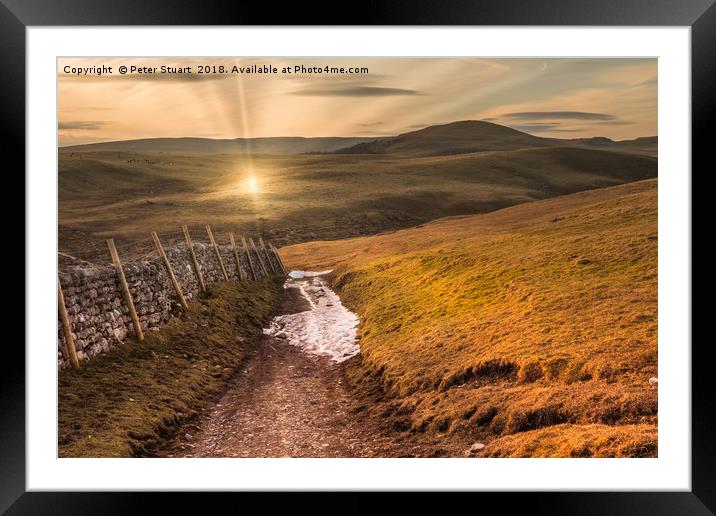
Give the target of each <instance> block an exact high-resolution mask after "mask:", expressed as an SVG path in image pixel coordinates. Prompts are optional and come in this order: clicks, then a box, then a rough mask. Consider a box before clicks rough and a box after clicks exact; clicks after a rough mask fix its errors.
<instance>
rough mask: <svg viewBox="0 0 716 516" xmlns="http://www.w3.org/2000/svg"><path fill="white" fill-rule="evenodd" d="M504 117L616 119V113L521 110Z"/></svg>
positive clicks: (522, 118)
mask: <svg viewBox="0 0 716 516" xmlns="http://www.w3.org/2000/svg"><path fill="white" fill-rule="evenodd" d="M502 117H503V118H515V119H519V120H544V119H550V120H615V119H616V117H615V116H614V115H607V114H604V113H587V112H584V111H519V112H516V113H506V114H504V115H502Z"/></svg>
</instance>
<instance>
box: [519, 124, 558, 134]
mask: <svg viewBox="0 0 716 516" xmlns="http://www.w3.org/2000/svg"><path fill="white" fill-rule="evenodd" d="M510 127H511V128H512V129H517V130H518V131H525V132H528V133H545V132H549V131H554V130H555V129H557V128H558V127H559V123H554V124H550V123H535V124H517V125H513V124H510Z"/></svg>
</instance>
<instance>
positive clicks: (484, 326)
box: [282, 180, 657, 456]
mask: <svg viewBox="0 0 716 516" xmlns="http://www.w3.org/2000/svg"><path fill="white" fill-rule="evenodd" d="M282 255H283V257H284V261H285V262H286V264H287V266H289V267H291V268H307V269H313V270H322V269H325V268H334V284H335V286H336V287H337V288H338V289H340V292H341V296H342V299H343V300H344V302H345V303H346V304H347V305H348V306H350V307H351V308H352V309H354V310H355V311H356V312H357V313H358V314H359V316H360V319H361V328H360V334H361V350H362V355H363V366H364V367H363V368H362V369H358V370H356V371H354V376H355V377H356V378H357V377H359V376H360V375H361V374H375V373H376V372H378V373H379V374H380V375H381V377H382V380H383V383H384V386H385V389H386V390H388V391H389V392H390V393H391V394H393V395H394V396H396V397H399V398H400V399H401V400H402V408H403V410H404V411H405V412H406V413H409V414H410V419H411V424H412V426H413V427H414V428H416V429H427V430H432V431H436V432H446V431H448V432H468V433H471V434H473V435H474V436H475V438H478V439H482V440H483V441H484V442H487V443H488V446H487V447H486V449H485V452H484V453H485V454H487V455H498V456H510V455H524V454H529V455H535V454H536V455H543V454H546V455H559V456H564V455H579V456H589V455H598V456H612V455H637V456H651V455H655V454H656V452H657V447H656V432H657V430H656V422H657V392H656V389H653V388H651V386H650V384H649V382H648V379H649V378H650V377H651V376H656V375H657V183H656V180H647V181H641V182H637V183H632V184H628V185H623V186H617V187H613V188H606V189H601V190H595V191H590V192H583V193H578V194H574V195H568V196H563V197H559V198H555V199H551V200H546V201H539V202H533V203H528V204H523V205H520V206H516V207H512V208H508V209H504V210H500V211H497V212H493V213H489V214H485V215H477V216H468V217H456V218H448V219H444V220H441V221H437V222H435V223H431V224H427V225H425V226H423V227H419V228H416V229H409V230H402V231H397V232H394V233H392V234H388V235H380V236H375V237H370V238H358V239H352V240H344V241H336V242H315V243H309V244H301V245H296V246H290V247H287V248H284V249H283V250H282ZM535 443H539V446H537V448H535Z"/></svg>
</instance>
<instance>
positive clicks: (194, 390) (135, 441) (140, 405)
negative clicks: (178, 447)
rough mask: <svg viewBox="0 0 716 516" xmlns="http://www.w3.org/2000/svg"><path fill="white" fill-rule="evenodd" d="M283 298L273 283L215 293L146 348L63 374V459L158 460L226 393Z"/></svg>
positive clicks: (121, 351) (122, 349) (114, 353)
mask: <svg viewBox="0 0 716 516" xmlns="http://www.w3.org/2000/svg"><path fill="white" fill-rule="evenodd" d="M281 291H282V288H281V283H280V282H278V281H272V280H263V281H261V282H258V283H252V284H251V285H249V286H247V285H243V284H237V283H224V284H220V285H215V286H213V287H212V288H211V289H210V292H209V293H208V294H207V296H205V297H202V298H200V299H199V300H198V301H194V302H192V303H190V311H189V312H188V313H187V314H185V315H183V316H182V317H181V318H177V319H174V320H173V321H172V322H170V323H169V324H168V325H167V326H165V327H164V328H162V329H161V331H159V332H149V333H148V334H147V335H146V338H145V340H144V341H143V342H141V343H138V342H132V341H127V342H126V343H125V344H123V345H119V346H117V347H116V348H114V349H113V350H111V351H110V352H108V353H105V354H102V355H98V356H97V357H95V358H93V359H92V360H90V361H87V362H83V363H82V366H81V368H80V369H77V370H76V369H69V368H68V369H64V370H62V371H60V374H59V392H58V397H59V455H60V457H129V456H144V455H151V453H152V449H154V448H155V447H156V446H158V445H161V443H162V442H163V441H164V439H165V438H166V437H168V436H170V435H171V433H172V432H173V431H174V430H175V428H176V427H177V426H178V425H179V424H180V423H182V422H183V421H186V420H187V419H189V418H191V417H192V416H194V415H195V414H196V413H197V411H199V410H200V409H201V408H202V407H203V406H204V404H205V403H206V402H207V400H208V399H209V398H210V397H211V396H212V395H213V394H216V393H217V392H219V391H220V390H221V389H222V388H223V386H224V385H225V384H226V382H227V380H228V379H229V378H230V376H231V375H232V373H233V372H234V370H235V368H236V367H237V366H238V364H239V363H240V362H241V360H242V359H243V357H244V355H245V352H246V350H247V349H248V347H249V346H252V345H254V344H255V343H256V342H257V340H258V337H259V336H260V334H261V328H262V326H263V325H264V324H265V322H266V320H267V319H268V317H269V316H270V315H271V313H272V312H273V311H274V309H275V308H276V306H277V305H278V302H279V300H280V298H281Z"/></svg>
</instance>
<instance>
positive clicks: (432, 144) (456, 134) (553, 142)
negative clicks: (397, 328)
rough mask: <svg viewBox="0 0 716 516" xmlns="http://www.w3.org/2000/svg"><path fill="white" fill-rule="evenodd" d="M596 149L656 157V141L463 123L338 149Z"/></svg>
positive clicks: (409, 152)
mask: <svg viewBox="0 0 716 516" xmlns="http://www.w3.org/2000/svg"><path fill="white" fill-rule="evenodd" d="M551 146H557V147H595V148H601V149H604V150H612V151H617V152H636V153H640V154H648V155H652V156H656V152H657V148H656V147H657V146H656V137H647V138H637V139H636V140H625V141H614V140H610V139H609V138H603V137H596V138H581V139H574V140H562V139H558V138H540V137H538V136H533V135H531V134H528V133H525V132H522V131H518V130H516V129H512V128H509V127H505V126H503V125H499V124H495V123H492V122H485V121H480V120H463V121H459V122H452V123H449V124H444V125H434V126H430V127H426V128H424V129H420V130H418V131H412V132H408V133H404V134H400V135H398V136H394V137H387V138H379V139H375V140H373V141H369V142H363V143H358V144H356V145H353V146H350V147H346V148H342V149H338V150H336V151H334V152H336V153H339V154H391V155H399V156H412V157H416V156H445V155H451V154H467V153H473V152H486V151H506V150H516V149H527V148H539V147H551Z"/></svg>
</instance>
